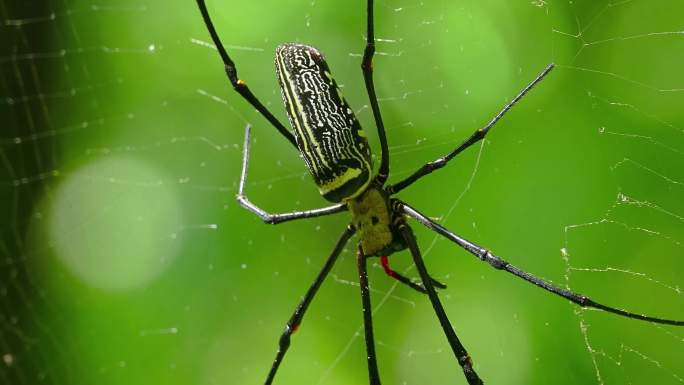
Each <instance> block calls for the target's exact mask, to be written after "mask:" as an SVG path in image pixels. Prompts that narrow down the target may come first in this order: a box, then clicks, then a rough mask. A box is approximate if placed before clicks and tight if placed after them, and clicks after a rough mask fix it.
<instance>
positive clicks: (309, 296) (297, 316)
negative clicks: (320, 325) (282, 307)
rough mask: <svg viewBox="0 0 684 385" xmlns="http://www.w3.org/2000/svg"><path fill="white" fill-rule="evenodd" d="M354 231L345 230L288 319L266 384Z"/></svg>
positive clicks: (269, 381) (349, 228)
mask: <svg viewBox="0 0 684 385" xmlns="http://www.w3.org/2000/svg"><path fill="white" fill-rule="evenodd" d="M354 231H355V230H354V228H352V227H351V226H349V227H347V229H346V230H345V231H344V233H342V236H341V237H340V239H339V240H338V241H337V244H336V245H335V248H334V249H333V251H332V253H330V256H329V257H328V259H327V260H326V261H325V264H324V265H323V268H322V269H321V271H320V272H319V273H318V275H317V276H316V279H315V280H314V282H313V283H312V284H311V286H310V287H309V290H307V291H306V294H305V295H304V298H302V300H301V302H299V305H297V308H296V309H295V311H294V313H293V314H292V316H291V317H290V320H289V321H287V325H285V330H284V331H283V334H282V335H281V336H280V340H279V341H278V353H276V357H275V360H273V365H272V366H271V370H270V371H269V372H268V377H267V378H266V382H264V384H266V385H269V384H271V383H272V382H273V378H274V377H275V375H276V372H277V371H278V367H279V366H280V363H281V362H282V361H283V357H285V353H286V352H287V349H288V348H289V347H290V336H292V334H293V333H294V332H296V331H297V328H299V325H300V324H301V322H302V318H304V313H306V309H307V308H308V307H309V304H310V303H311V300H313V298H314V296H315V295H316V292H317V291H318V288H320V287H321V283H323V281H324V280H325V277H327V276H328V273H329V272H330V269H332V267H333V265H334V264H335V261H336V260H337V257H338V256H339V255H340V252H341V251H342V249H343V248H344V246H345V244H346V243H347V241H348V240H349V238H351V236H352V235H353V234H354Z"/></svg>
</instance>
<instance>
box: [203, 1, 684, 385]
mask: <svg viewBox="0 0 684 385" xmlns="http://www.w3.org/2000/svg"><path fill="white" fill-rule="evenodd" d="M197 4H198V6H199V9H200V12H201V14H202V18H203V20H204V23H205V24H206V27H207V29H208V31H209V34H210V35H211V39H212V40H213V42H214V44H215V45H216V48H217V50H218V52H219V54H220V56H221V59H222V61H223V64H224V67H225V71H226V75H227V76H228V79H229V80H230V83H231V85H232V86H233V88H234V89H235V91H237V92H238V93H239V94H240V95H241V96H242V97H243V98H244V99H246V100H247V102H249V104H251V105H252V106H253V107H254V108H256V110H257V111H259V112H260V113H261V115H263V116H264V117H265V118H266V119H267V120H268V121H269V122H270V123H271V124H272V125H273V126H274V127H275V128H276V129H277V130H278V132H280V134H281V135H282V136H284V137H285V139H287V140H288V141H289V142H290V144H292V145H293V146H294V147H295V148H296V149H297V150H298V151H299V153H300V154H301V155H302V157H303V159H304V161H305V163H306V166H307V168H308V170H309V172H310V173H311V175H312V177H313V179H314V181H315V182H316V184H317V185H318V189H319V191H320V193H321V195H322V196H323V198H325V199H326V200H328V201H330V202H332V203H334V204H333V205H332V206H328V207H324V208H319V209H314V210H307V211H293V212H288V213H282V214H270V213H268V212H266V211H264V210H263V209H261V208H259V207H258V206H257V205H255V204H254V203H252V202H251V201H250V200H249V199H248V198H247V196H246V195H245V184H246V181H247V169H248V164H249V145H250V130H251V128H250V126H249V125H247V127H246V129H245V141H244V147H243V148H244V149H243V158H242V173H241V176H240V185H239V189H238V194H237V200H238V201H239V202H240V204H241V205H242V206H244V207H245V208H246V209H248V210H250V211H251V212H253V213H254V214H256V215H257V216H259V218H261V219H262V220H263V221H264V222H266V223H270V224H278V223H283V222H287V221H292V220H296V219H304V218H313V217H320V216H324V215H330V214H336V213H340V212H342V211H347V210H348V211H350V212H351V217H352V220H351V223H350V224H349V225H348V226H347V228H346V229H345V230H344V232H343V233H342V235H341V236H340V238H339V240H338V241H337V244H336V245H335V247H334V249H333V251H332V252H331V253H330V255H329V256H328V258H327V260H326V261H325V264H324V265H323V268H322V269H321V270H320V272H319V273H318V275H317V276H316V279H315V280H314V282H313V283H312V284H311V286H310V287H309V289H308V291H307V292H306V294H305V295H304V297H303V298H302V299H301V301H300V302H299V304H298V306H297V307H296V309H295V311H294V313H293V314H292V316H291V317H290V319H289V320H288V321H287V324H286V326H285V330H284V331H283V333H282V335H281V337H280V340H279V344H278V350H277V353H276V357H275V359H274V361H273V364H272V366H271V369H270V371H269V372H268V375H267V377H266V381H265V382H264V383H265V384H266V385H268V384H271V383H272V382H273V380H274V378H275V375H276V372H277V370H278V368H279V367H280V364H281V363H282V361H283V358H284V357H285V353H286V352H287V350H288V348H289V346H290V339H291V336H292V334H293V333H294V332H295V331H296V330H297V329H298V327H299V325H300V324H301V322H302V319H303V318H304V314H305V312H306V310H307V308H308V307H309V304H310V303H311V301H312V300H313V298H314V296H315V295H316V292H317V291H318V289H319V287H320V286H321V284H322V283H323V281H324V280H325V278H326V276H327V275H328V273H329V272H330V270H331V268H332V267H333V265H334V263H335V261H336V260H337V257H338V256H339V254H340V253H341V251H342V249H343V248H344V246H345V245H346V243H347V241H349V239H350V238H351V237H352V236H353V235H354V234H356V235H357V236H358V238H359V242H358V252H357V258H356V261H357V267H358V272H359V283H360V287H361V304H362V308H363V323H364V330H365V341H366V352H367V364H368V375H369V382H370V384H371V385H379V384H380V375H379V372H378V367H377V362H376V354H375V344H374V339H373V323H372V315H371V313H372V312H371V301H370V292H369V288H368V275H367V266H366V265H367V260H368V258H370V257H380V262H381V265H382V267H383V269H384V271H385V273H386V274H387V275H389V276H390V277H392V278H394V279H396V280H398V281H399V282H400V283H402V284H405V285H407V286H409V287H411V288H412V289H415V290H417V291H419V292H421V293H424V294H426V295H427V296H428V298H429V300H430V302H431V304H432V307H433V309H434V311H435V314H436V316H437V319H438V320H439V323H440V325H441V327H442V329H443V331H444V334H445V336H446V339H447V341H448V343H449V346H450V347H451V350H452V351H453V353H454V356H455V358H456V360H457V362H458V364H459V365H460V366H461V368H462V370H463V374H464V375H465V378H466V380H467V381H468V384H471V385H474V384H482V383H483V382H482V380H481V379H480V377H479V376H478V374H477V373H476V372H475V370H474V369H473V363H472V360H471V358H470V356H469V355H468V352H467V351H466V349H465V347H464V346H463V344H462V343H461V341H460V340H459V338H458V336H457V335H456V332H455V330H454V328H453V327H452V326H451V323H450V322H449V318H448V317H447V314H446V312H445V311H444V307H443V306H442V303H441V302H440V300H439V296H438V295H437V292H436V290H435V288H440V289H444V288H446V286H445V285H443V284H442V283H440V282H438V281H437V280H435V279H433V278H432V277H431V276H430V275H429V273H428V271H427V269H426V267H425V263H424V262H423V258H422V256H421V252H420V249H419V248H418V244H417V241H416V237H415V236H414V234H413V231H412V230H411V227H409V225H408V223H407V219H408V218H412V219H415V220H417V221H418V222H419V223H420V224H422V225H424V226H426V227H427V228H429V229H430V230H433V231H435V232H436V233H438V234H439V235H442V236H444V237H445V238H447V239H448V240H450V241H452V242H454V243H455V244H457V245H458V246H460V247H462V248H463V249H465V250H466V251H468V252H469V253H471V254H473V255H474V256H475V257H477V258H478V259H480V260H481V261H483V262H486V263H488V264H489V265H491V266H492V267H493V268H495V269H498V270H503V271H506V272H508V273H510V274H512V275H514V276H516V277H518V278H522V279H523V280H525V281H527V282H529V283H531V284H533V285H536V286H538V287H540V288H542V289H544V290H546V291H548V292H551V293H553V294H556V295H558V296H560V297H563V298H565V299H567V300H569V301H570V302H573V303H575V304H577V305H579V306H581V307H584V308H595V309H599V310H603V311H606V312H610V313H614V314H617V315H619V316H623V317H628V318H633V319H637V320H642V321H648V322H654V323H660V324H667V325H677V326H684V321H675V320H668V319H663V318H655V317H650V316H646V315H642V314H637V313H631V312H628V311H625V310H622V309H618V308H614V307H610V306H606V305H603V304H600V303H598V302H595V301H593V300H592V299H590V298H588V297H586V296H584V295H581V294H578V293H574V292H572V291H569V290H567V289H564V288H561V287H558V286H555V285H553V284H551V283H550V282H547V281H545V280H543V279H541V278H538V277H536V276H534V275H532V274H530V273H527V272H525V271H523V270H521V269H519V268H518V267H516V266H514V265H511V264H510V263H508V262H506V261H505V260H503V259H502V258H500V257H498V256H496V255H495V254H493V253H492V252H491V251H489V250H488V249H486V248H483V247H481V246H478V245H477V244H475V243H472V242H470V241H468V240H466V239H464V238H463V237H460V236H459V235H457V234H455V233H453V232H451V231H449V230H447V229H446V228H444V227H443V226H441V225H439V224H438V223H435V222H434V221H433V220H431V219H430V218H428V217H427V216H425V215H424V214H422V213H421V212H419V211H418V210H416V209H415V208H413V207H412V206H410V205H408V204H407V203H405V202H403V201H401V200H399V199H397V198H395V197H393V196H394V195H395V194H396V193H398V192H399V191H401V190H403V189H405V188H406V187H409V186H410V185H412V184H413V183H414V182H416V181H418V180H420V179H421V178H423V177H424V176H426V175H428V174H430V173H431V172H433V171H435V170H438V169H440V168H442V167H444V166H446V165H447V164H448V163H449V161H450V160H451V159H453V158H454V157H455V156H456V155H458V154H460V153H461V152H462V151H464V150H466V149H467V148H468V147H470V146H472V145H473V144H475V143H477V142H478V141H480V140H482V139H484V138H485V136H486V135H487V133H488V132H489V131H490V129H491V128H492V127H493V126H494V125H495V124H496V123H497V122H498V121H499V120H500V119H501V118H502V117H503V116H504V115H505V114H506V112H508V111H509V110H510V109H511V108H512V107H513V106H514V105H515V104H516V103H518V101H520V99H522V98H523V97H524V96H525V95H526V94H527V92H528V91H530V90H531V89H532V88H533V87H534V86H535V85H536V84H538V83H539V82H540V81H542V79H544V77H545V76H546V75H548V74H549V72H551V70H552V69H553V67H554V65H553V64H550V65H548V66H547V67H546V68H545V69H544V70H543V71H542V72H541V73H540V74H539V75H538V76H537V77H536V78H535V79H534V80H533V81H532V82H530V83H529V84H528V85H527V86H526V87H525V88H523V89H522V91H520V93H518V95H517V96H515V97H514V98H513V99H512V100H511V101H510V102H509V103H508V104H506V105H505V106H504V108H503V109H502V110H501V111H500V112H499V113H497V114H496V115H495V116H494V118H492V120H491V121H490V122H489V123H488V124H486V125H485V126H484V127H482V128H480V129H478V130H476V131H475V132H474V133H473V134H471V135H470V136H469V137H468V138H467V139H466V140H464V141H463V142H462V143H461V144H460V145H458V146H457V147H456V148H455V149H453V150H452V151H451V152H449V153H448V154H446V155H445V156H443V157H441V158H439V159H437V160H434V161H432V162H429V163H426V164H425V165H424V166H422V167H421V168H419V169H418V170H417V171H415V172H414V173H413V174H411V175H410V176H408V177H407V178H405V179H403V180H401V181H399V182H397V183H394V184H392V185H389V186H386V185H385V183H386V182H387V179H388V177H389V171H390V163H389V156H390V155H389V150H388V145H387V137H386V135H385V128H384V126H383V122H382V116H381V114H380V108H379V106H378V100H377V97H376V95H375V86H374V83H373V64H372V62H373V55H374V53H375V38H374V21H373V0H367V34H366V46H365V50H364V54H363V59H362V61H361V69H362V72H363V78H364V81H365V85H366V91H367V93H368V98H369V100H370V105H371V109H372V111H373V118H374V120H375V125H376V127H377V130H378V136H379V138H380V147H381V151H382V153H381V160H380V166H379V170H378V172H377V174H375V176H373V174H372V172H373V166H372V162H371V152H370V147H369V145H368V141H367V139H366V135H365V133H364V131H363V130H362V128H361V126H360V124H359V122H358V120H357V119H356V117H355V116H354V113H353V112H352V110H351V108H349V105H348V104H347V102H346V101H345V99H344V98H343V97H342V96H341V94H340V92H339V89H338V86H337V83H336V82H335V80H334V79H333V77H332V75H331V74H330V69H329V68H328V64H327V63H326V61H325V58H324V56H323V55H322V54H321V52H320V51H318V50H317V49H316V48H313V47H311V46H307V45H303V44H295V43H286V44H281V45H280V46H278V48H277V49H276V54H275V65H276V72H277V75H278V80H279V83H280V90H281V93H282V97H283V101H284V104H285V109H286V111H287V115H288V118H289V121H290V124H291V126H292V128H293V132H294V133H293V132H290V131H289V130H288V129H286V128H285V126H283V125H282V124H281V123H280V122H279V121H278V119H276V118H275V116H273V114H272V113H271V112H269V111H268V109H267V108H266V107H265V106H264V105H263V104H262V103H261V102H260V101H259V100H258V99H257V97H256V96H254V94H253V93H252V91H251V90H250V89H249V88H248V87H247V84H246V83H245V82H244V81H243V80H241V79H240V78H239V77H238V75H237V69H236V67H235V64H234V63H233V61H232V60H231V58H230V56H229V55H228V53H227V52H226V50H225V48H224V46H223V44H222V43H221V40H220V39H219V36H218V34H217V32H216V29H215V28H214V25H213V22H212V20H211V18H210V16H209V12H208V10H207V7H206V4H205V1H204V0H197ZM405 249H408V250H409V252H410V254H411V256H412V258H413V262H414V263H415V266H416V268H417V270H418V274H419V275H420V280H421V283H419V284H418V283H414V282H413V281H411V280H410V279H409V278H407V277H405V276H403V275H401V274H399V273H398V272H396V271H394V270H392V268H391V267H390V265H389V261H388V258H387V257H388V256H389V255H390V254H393V253H395V252H398V251H402V250H405Z"/></svg>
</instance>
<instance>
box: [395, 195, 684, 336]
mask: <svg viewBox="0 0 684 385" xmlns="http://www.w3.org/2000/svg"><path fill="white" fill-rule="evenodd" d="M402 208H403V211H404V213H406V214H407V215H409V216H410V217H413V218H415V219H417V220H418V221H419V222H420V223H422V224H423V225H425V226H426V227H427V228H429V229H431V230H433V231H435V232H437V233H438V234H440V235H442V236H444V237H445V238H447V239H449V240H450V241H452V242H454V243H456V244H457V245H459V246H461V247H462V248H464V249H465V250H466V251H468V252H469V253H470V254H473V255H474V256H476V257H477V258H479V259H480V260H481V261H484V262H487V263H489V264H490V265H491V266H492V267H493V268H495V269H497V270H504V271H507V272H509V273H511V274H513V275H515V276H516V277H518V278H522V279H524V280H525V281H527V282H529V283H531V284H533V285H536V286H538V287H541V288H542V289H544V290H546V291H550V292H551V293H553V294H556V295H558V296H561V297H563V298H565V299H567V300H569V301H571V302H573V303H575V304H577V305H579V306H581V307H584V308H594V309H600V310H604V311H607V312H609V313H613V314H617V315H620V316H623V317H627V318H633V319H637V320H641V321H648V322H655V323H659V324H665V325H676V326H684V321H676V320H669V319H664V318H656V317H649V316H647V315H643V314H637V313H631V312H628V311H625V310H622V309H617V308H614V307H610V306H606V305H603V304H600V303H598V302H595V301H593V300H592V299H590V298H588V297H586V296H584V295H581V294H578V293H574V292H572V291H570V290H567V289H563V288H561V287H558V286H555V285H553V284H551V283H549V282H547V281H545V280H543V279H541V278H538V277H535V276H534V275H532V274H530V273H528V272H526V271H523V270H521V269H519V268H517V267H515V266H513V265H511V264H510V263H508V262H506V261H505V260H503V259H501V258H500V257H497V256H496V255H494V254H492V253H491V252H490V251H489V250H487V249H485V248H483V247H481V246H478V245H476V244H474V243H472V242H470V241H468V240H466V239H464V238H462V237H460V236H458V235H457V234H454V233H452V232H451V231H449V230H447V229H446V228H444V227H442V226H440V225H439V224H437V223H435V222H433V221H432V220H430V219H429V218H428V217H426V216H425V215H423V214H421V213H419V212H418V211H416V210H415V209H414V208H412V207H410V206H409V205H407V204H405V203H402Z"/></svg>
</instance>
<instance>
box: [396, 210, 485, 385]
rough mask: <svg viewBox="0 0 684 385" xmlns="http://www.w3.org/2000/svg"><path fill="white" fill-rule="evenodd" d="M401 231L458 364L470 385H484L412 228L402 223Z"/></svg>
mask: <svg viewBox="0 0 684 385" xmlns="http://www.w3.org/2000/svg"><path fill="white" fill-rule="evenodd" d="M399 231H400V232H401V235H402V236H403V237H404V240H406V244H407V245H408V247H409V250H410V251H411V256H412V257H413V262H414V263H415V264H416V268H417V269H418V273H419V274H420V278H421V279H422V280H423V285H424V286H425V289H426V290H427V295H428V297H430V302H432V307H433V309H435V314H436V315H437V318H438V319H439V323H440V325H441V326H442V329H443V330H444V334H445V335H446V338H447V340H448V341H449V345H450V346H451V350H453V352H454V355H455V356H456V359H457V360H458V363H459V364H460V365H461V368H462V369H463V374H464V375H465V377H466V379H467V380H468V384H470V385H476V384H483V382H482V380H481V379H480V377H479V376H478V375H477V373H476V372H475V369H473V361H472V359H471V358H470V355H468V352H467V351H466V349H465V347H464V346H463V344H461V341H460V340H459V339H458V336H457V335H456V332H455V331H454V328H453V327H452V326H451V322H449V318H448V317H447V315H446V312H445V311H444V307H443V306H442V303H441V302H440V301H439V297H438V296H437V292H436V291H435V288H434V286H433V285H432V280H431V279H430V275H429V274H428V272H427V269H426V268H425V263H424V262H423V257H422V256H421V255H420V249H418V244H417V243H416V237H415V235H413V231H411V228H410V227H408V225H407V224H406V223H402V224H400V225H399Z"/></svg>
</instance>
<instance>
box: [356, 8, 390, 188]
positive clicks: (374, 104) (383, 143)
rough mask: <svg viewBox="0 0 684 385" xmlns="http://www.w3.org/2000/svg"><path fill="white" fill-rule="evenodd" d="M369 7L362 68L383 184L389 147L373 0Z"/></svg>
mask: <svg viewBox="0 0 684 385" xmlns="http://www.w3.org/2000/svg"><path fill="white" fill-rule="evenodd" d="M367 5H368V8H367V16H368V18H367V22H368V25H367V33H366V48H365V49H364V51H363V60H362V61H361V70H362V71H363V80H364V82H365V83H366V91H367V93H368V99H370V104H371V109H372V110H373V118H374V119H375V126H376V127H377V128H378V136H379V137H380V147H381V148H382V158H381V161H380V169H379V170H378V175H377V176H376V178H375V180H376V181H377V182H378V183H379V184H380V185H383V184H384V183H385V181H387V177H388V176H389V148H388V146H387V135H386V134H385V125H384V124H383V123H382V115H381V114H380V107H379V106H378V98H377V96H376V95H375V85H374V84H373V55H375V24H374V22H373V0H368V3H367Z"/></svg>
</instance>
